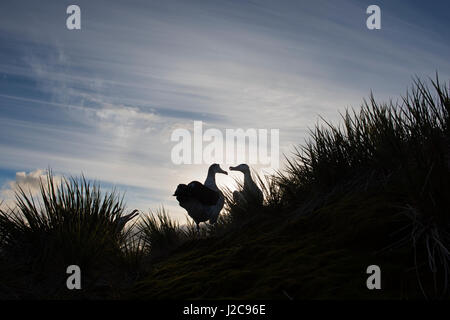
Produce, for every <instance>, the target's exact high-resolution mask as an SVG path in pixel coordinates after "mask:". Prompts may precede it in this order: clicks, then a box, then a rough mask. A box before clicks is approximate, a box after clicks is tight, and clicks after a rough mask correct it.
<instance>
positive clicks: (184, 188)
mask: <svg viewBox="0 0 450 320" xmlns="http://www.w3.org/2000/svg"><path fill="white" fill-rule="evenodd" d="M187 189H188V187H187V185H185V184H179V185H178V186H177V189H176V190H175V192H174V193H173V195H172V196H174V197H176V196H179V195H183V194H184V193H186V191H187Z"/></svg>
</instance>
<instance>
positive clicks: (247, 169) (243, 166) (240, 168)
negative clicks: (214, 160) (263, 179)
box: [230, 163, 250, 173]
mask: <svg viewBox="0 0 450 320" xmlns="http://www.w3.org/2000/svg"><path fill="white" fill-rule="evenodd" d="M230 170H231V171H240V172H242V173H250V167H249V166H248V165H246V164H245V163H242V164H240V165H238V166H236V167H230Z"/></svg>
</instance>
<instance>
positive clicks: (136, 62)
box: [0, 0, 450, 221]
mask: <svg viewBox="0 0 450 320" xmlns="http://www.w3.org/2000/svg"><path fill="white" fill-rule="evenodd" d="M71 4H76V5H78V6H79V7H80V9H81V29H80V30H68V29H67V27H66V19H67V18H68V16H69V15H68V14H67V13H66V8H67V7H68V6H69V5H71ZM372 4H376V5H378V6H379V7H380V9H381V29H380V30H369V29H368V28H367V27H366V19H367V18H368V16H369V15H368V14H366V9H367V7H368V6H369V5H372ZM449 18H450V2H449V1H417V0H410V1H399V0H390V1H377V2H371V1H350V0H343V1H336V0H333V1H331V0H330V1H324V0H316V1H301V0H297V1H278V0H277V1H245V0H232V1H228V0H203V1H194V0H183V1H181V0H180V1H172V0H164V1H144V0H142V1H140V0H139V1H138V0H131V1H111V0H109V1H100V0H95V1H92V0H91V1H80V0H76V1H73V0H72V1H63V0H61V1H45V0H40V1H23V0H2V1H1V2H0V199H1V200H3V201H4V202H5V203H9V202H10V201H11V200H12V199H13V193H14V192H13V190H14V189H15V188H16V187H17V185H23V186H25V187H26V188H29V189H30V190H32V191H33V190H34V191H33V192H35V191H36V187H37V185H38V181H39V178H40V177H42V176H44V175H45V170H46V169H48V168H51V169H52V170H53V172H54V174H55V175H57V176H63V175H64V176H80V175H81V174H84V176H86V177H87V178H88V179H91V180H95V181H97V182H98V183H100V184H101V186H102V187H103V188H104V190H111V189H112V188H116V189H118V190H119V191H120V192H123V193H125V200H126V203H127V207H128V208H129V210H132V209H134V208H138V209H140V210H142V211H143V212H149V210H155V209H157V208H158V207H160V206H164V207H165V208H166V209H167V210H168V212H169V214H170V215H171V216H172V217H173V218H174V219H179V220H180V221H184V219H185V215H186V212H185V211H184V209H182V208H181V207H179V206H178V204H177V202H176V200H175V199H174V197H173V196H172V194H173V192H174V190H175V189H176V186H177V185H178V184H179V183H188V182H190V181H192V180H200V181H203V180H204V179H205V178H206V172H207V168H208V166H209V163H203V164H175V163H173V161H172V158H171V150H172V148H173V147H174V145H175V144H176V143H175V142H173V141H171V134H172V133H173V132H174V130H176V129H179V128H185V129H187V130H190V131H192V130H193V123H194V121H202V122H203V126H204V129H205V130H206V129H207V128H215V129H218V130H221V131H222V132H225V130H226V129H237V128H243V129H247V128H256V129H269V130H270V129H278V130H279V150H280V163H281V168H282V167H283V154H285V155H286V156H288V157H289V155H290V153H291V152H292V150H293V147H294V146H296V145H301V144H302V143H303V142H304V141H305V139H307V137H308V130H309V129H310V128H312V127H314V125H315V124H316V123H318V121H319V119H320V118H319V117H320V116H321V117H323V118H325V119H327V120H329V121H331V122H335V123H336V122H338V121H339V112H343V111H344V110H345V108H349V107H353V108H356V109H357V108H359V106H360V105H361V103H362V101H363V98H365V97H367V96H368V95H369V93H370V92H371V91H372V92H373V93H374V95H375V98H376V99H377V100H379V101H388V100H389V99H393V100H394V101H396V100H399V99H400V98H401V95H402V94H405V92H406V90H407V88H408V87H409V86H410V84H411V82H412V78H413V77H414V76H419V77H421V78H423V79H427V77H434V75H435V72H436V71H438V72H439V76H440V78H441V80H444V81H448V80H449V79H450V62H449V59H448V57H450V43H449V42H448V29H449V21H450V19H449ZM221 164H222V167H223V168H224V169H228V166H229V163H221ZM272 169H273V168H272ZM255 170H257V171H259V172H263V171H261V170H264V167H263V166H258V165H255ZM267 170H270V168H267ZM241 178H242V176H240V175H239V173H232V174H230V175H229V176H225V175H221V176H220V177H218V183H219V185H221V186H227V187H232V186H233V183H234V179H241Z"/></svg>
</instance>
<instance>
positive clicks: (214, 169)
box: [208, 163, 228, 174]
mask: <svg viewBox="0 0 450 320" xmlns="http://www.w3.org/2000/svg"><path fill="white" fill-rule="evenodd" d="M210 172H211V173H214V174H215V173H223V174H228V172H226V171H225V170H223V169H222V168H221V167H220V166H219V165H218V164H217V163H213V164H212V165H210V166H209V169H208V173H210Z"/></svg>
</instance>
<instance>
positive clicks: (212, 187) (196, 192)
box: [173, 163, 228, 231]
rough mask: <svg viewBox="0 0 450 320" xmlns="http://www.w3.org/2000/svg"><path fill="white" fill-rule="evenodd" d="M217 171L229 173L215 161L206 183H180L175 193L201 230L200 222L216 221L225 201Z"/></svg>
mask: <svg viewBox="0 0 450 320" xmlns="http://www.w3.org/2000/svg"><path fill="white" fill-rule="evenodd" d="M216 173H223V174H228V173H227V172H226V171H225V170H222V168H220V166H219V165H218V164H217V163H214V164H212V165H211V166H210V167H209V169H208V176H207V177H206V180H205V183H204V184H202V183H200V182H198V181H192V182H190V183H189V184H187V185H186V184H179V185H178V187H177V189H176V190H175V193H174V194H173V195H174V196H175V197H176V198H177V200H178V202H179V204H180V206H181V207H182V208H184V209H186V211H187V213H188V215H189V216H190V217H191V218H192V219H193V220H194V221H195V223H196V224H197V231H199V230H200V222H206V221H208V220H209V223H211V224H213V223H216V221H217V218H218V217H219V213H220V210H222V208H223V205H224V202H225V199H224V197H223V194H222V192H221V191H220V190H219V188H218V187H217V185H216Z"/></svg>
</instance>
